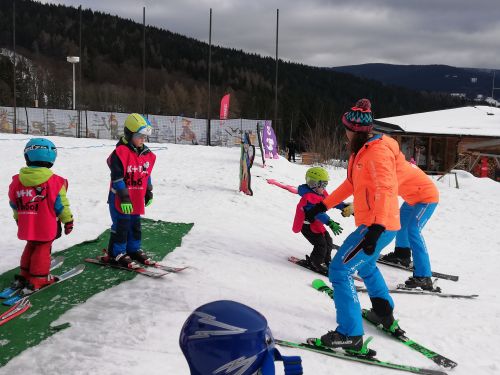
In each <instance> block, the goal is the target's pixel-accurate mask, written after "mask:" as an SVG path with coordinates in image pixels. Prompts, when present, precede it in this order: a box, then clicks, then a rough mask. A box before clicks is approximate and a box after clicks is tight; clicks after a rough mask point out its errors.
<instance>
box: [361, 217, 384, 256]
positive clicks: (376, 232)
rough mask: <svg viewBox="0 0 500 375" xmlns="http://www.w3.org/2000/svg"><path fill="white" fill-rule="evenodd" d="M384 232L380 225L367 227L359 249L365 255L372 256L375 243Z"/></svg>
mask: <svg viewBox="0 0 500 375" xmlns="http://www.w3.org/2000/svg"><path fill="white" fill-rule="evenodd" d="M384 230H385V227H384V226H383V225H380V224H372V225H370V226H369V227H368V231H367V232H366V234H365V238H364V239H363V241H362V242H361V243H360V244H359V247H361V248H362V249H363V251H364V252H365V254H366V255H372V254H373V253H374V252H375V248H376V247H377V241H378V239H379V237H380V235H381V234H382V233H383V232H384Z"/></svg>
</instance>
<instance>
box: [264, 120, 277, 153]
mask: <svg viewBox="0 0 500 375" xmlns="http://www.w3.org/2000/svg"><path fill="white" fill-rule="evenodd" d="M262 133H263V134H262V143H263V144H264V155H265V157H266V158H267V159H278V158H279V156H278V142H277V141H276V135H275V134H274V130H273V127H272V126H271V121H267V120H266V122H265V124H264V131H263V132H262Z"/></svg>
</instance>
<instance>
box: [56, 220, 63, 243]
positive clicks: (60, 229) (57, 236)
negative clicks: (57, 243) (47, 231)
mask: <svg viewBox="0 0 500 375" xmlns="http://www.w3.org/2000/svg"><path fill="white" fill-rule="evenodd" d="M61 235H62V224H61V221H60V220H57V232H56V240H57V239H58V238H59V237H61Z"/></svg>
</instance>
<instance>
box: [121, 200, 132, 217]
mask: <svg viewBox="0 0 500 375" xmlns="http://www.w3.org/2000/svg"><path fill="white" fill-rule="evenodd" d="M120 208H121V209H122V212H123V213H124V214H125V215H130V214H131V213H132V211H134V207H133V206H132V203H130V202H124V203H122V204H120Z"/></svg>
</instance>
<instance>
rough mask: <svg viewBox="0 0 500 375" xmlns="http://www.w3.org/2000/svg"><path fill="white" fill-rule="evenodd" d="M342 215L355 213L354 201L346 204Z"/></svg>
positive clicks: (347, 215) (346, 215)
mask: <svg viewBox="0 0 500 375" xmlns="http://www.w3.org/2000/svg"><path fill="white" fill-rule="evenodd" d="M341 215H342V216H343V217H349V216H351V215H354V204H353V203H352V202H349V203H347V204H346V206H345V207H344V208H343V209H342V214H341Z"/></svg>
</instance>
